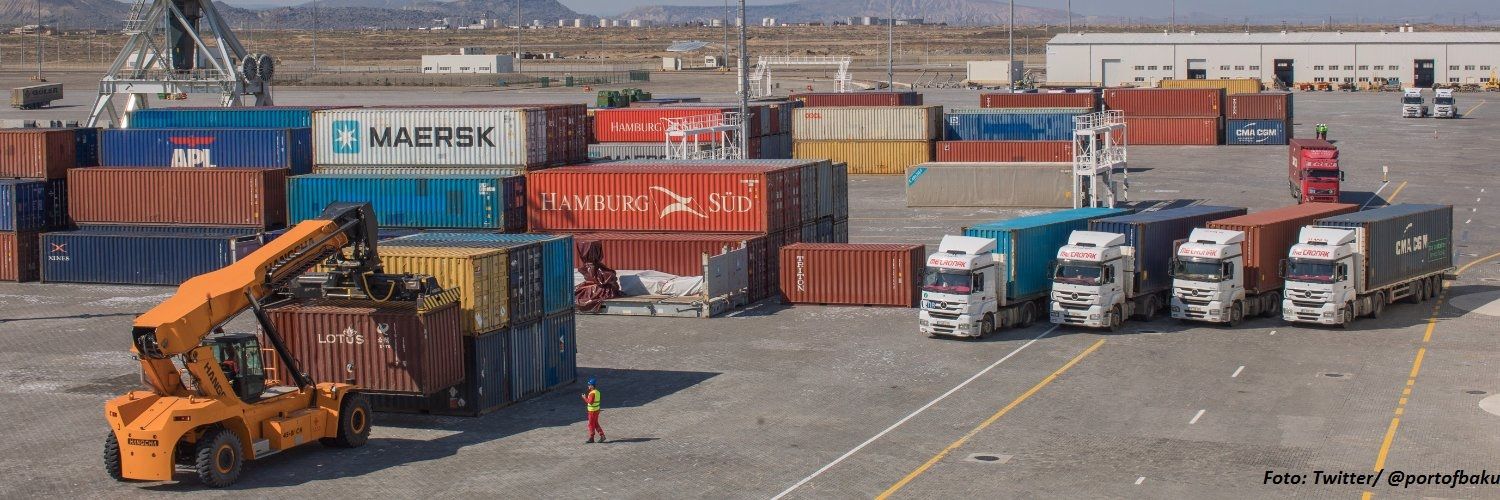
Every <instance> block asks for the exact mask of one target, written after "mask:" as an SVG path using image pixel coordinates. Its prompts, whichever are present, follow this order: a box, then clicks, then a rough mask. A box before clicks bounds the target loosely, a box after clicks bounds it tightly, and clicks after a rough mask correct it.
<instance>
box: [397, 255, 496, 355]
mask: <svg viewBox="0 0 1500 500" xmlns="http://www.w3.org/2000/svg"><path fill="white" fill-rule="evenodd" d="M379 251H380V262H381V264H384V266H385V272H387V273H398V274H399V273H412V274H427V275H431V276H432V277H434V278H437V282H438V285H439V286H442V287H443V288H448V289H454V290H458V293H459V296H458V304H459V309H460V311H462V313H463V314H462V317H461V318H460V322H459V327H460V329H461V330H462V331H463V334H464V335H483V334H485V333H489V332H492V331H495V330H499V329H501V328H504V327H505V326H506V325H508V324H510V276H509V274H508V272H509V268H510V260H509V257H508V256H507V255H506V249H504V248H430V247H410V246H388V245H381V247H380V250H379Z"/></svg>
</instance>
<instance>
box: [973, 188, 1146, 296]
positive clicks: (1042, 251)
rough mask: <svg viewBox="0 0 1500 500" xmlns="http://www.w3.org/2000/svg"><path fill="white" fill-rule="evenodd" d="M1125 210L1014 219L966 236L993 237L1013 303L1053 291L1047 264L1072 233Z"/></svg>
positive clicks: (1082, 210) (977, 227)
mask: <svg viewBox="0 0 1500 500" xmlns="http://www.w3.org/2000/svg"><path fill="white" fill-rule="evenodd" d="M1130 212H1131V211H1130V210H1129V209H1123V208H1075V209H1072V210H1062V211H1058V212H1051V213H1045V214H1038V215H1029V216H1024V217H1016V218H1012V219H1004V220H997V221H991V222H984V223H980V224H976V225H974V226H971V227H968V228H965V229H964V236H974V237H978V238H992V239H994V240H995V244H996V246H995V253H999V254H1001V255H1004V256H1005V263H1006V269H1005V276H1006V287H1005V290H1006V294H1007V298H1008V299H1009V300H1011V301H1019V300H1027V299H1031V298H1036V297H1040V296H1043V295H1046V294H1047V292H1048V290H1051V288H1052V282H1051V280H1050V278H1051V277H1050V276H1048V272H1049V271H1050V269H1051V266H1049V265H1048V264H1049V263H1050V262H1052V260H1053V259H1054V258H1056V257H1057V249H1058V248H1060V247H1062V246H1063V245H1065V244H1067V243H1068V235H1069V234H1072V233H1073V231H1076V230H1083V229H1088V224H1089V221H1091V220H1094V219H1099V218H1104V217H1114V216H1118V215H1124V214H1128V213H1130Z"/></svg>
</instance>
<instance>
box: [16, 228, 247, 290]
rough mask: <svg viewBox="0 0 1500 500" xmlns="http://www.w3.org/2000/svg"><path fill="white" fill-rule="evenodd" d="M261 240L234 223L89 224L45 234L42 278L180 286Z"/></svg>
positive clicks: (230, 262) (228, 261)
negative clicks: (224, 226)
mask: <svg viewBox="0 0 1500 500" xmlns="http://www.w3.org/2000/svg"><path fill="white" fill-rule="evenodd" d="M260 245H261V240H260V237H259V236H258V235H255V234H245V233H244V232H241V231H237V230H235V229H234V228H231V229H229V230H225V231H212V230H210V229H208V228H198V229H194V230H186V231H139V232H128V231H119V230H109V229H107V228H98V229H96V228H85V229H81V230H77V231H57V232H51V233H43V234H42V237H41V249H40V255H41V280H42V281H44V282H53V283H106V284H118V285H177V284H180V283H182V282H183V281H185V280H187V279H188V278H192V277H194V276H197V275H200V274H204V273H207V272H209V271H216V270H218V269H220V268H222V267H224V266H227V265H229V264H232V263H234V262H235V260H237V259H238V258H240V257H244V256H245V255H247V254H249V253H250V251H253V250H254V249H257V248H260Z"/></svg>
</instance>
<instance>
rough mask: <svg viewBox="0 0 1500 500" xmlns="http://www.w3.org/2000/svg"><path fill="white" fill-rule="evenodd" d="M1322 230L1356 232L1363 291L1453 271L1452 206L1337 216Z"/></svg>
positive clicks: (1385, 209)
mask: <svg viewBox="0 0 1500 500" xmlns="http://www.w3.org/2000/svg"><path fill="white" fill-rule="evenodd" d="M1317 225H1318V226H1322V227H1338V228H1348V229H1354V230H1356V231H1357V232H1358V233H1359V245H1360V246H1361V247H1363V248H1362V249H1361V250H1362V252H1363V253H1364V255H1365V258H1364V266H1365V268H1364V270H1363V272H1362V273H1360V275H1362V276H1363V277H1364V280H1365V283H1364V287H1363V289H1364V290H1372V289H1376V288H1381V287H1385V286H1390V285H1394V284H1397V283H1400V282H1402V281H1406V280H1410V279H1412V278H1415V277H1418V276H1423V275H1427V274H1433V273H1437V272H1441V271H1443V270H1445V269H1450V268H1452V267H1453V252H1454V246H1453V206H1452V205H1417V204H1404V203H1403V204H1400V205H1391V206H1387V207H1381V208H1377V209H1374V210H1366V211H1363V212H1355V213H1350V214H1344V215H1337V216H1333V217H1329V218H1326V219H1322V220H1319V221H1318V223H1317Z"/></svg>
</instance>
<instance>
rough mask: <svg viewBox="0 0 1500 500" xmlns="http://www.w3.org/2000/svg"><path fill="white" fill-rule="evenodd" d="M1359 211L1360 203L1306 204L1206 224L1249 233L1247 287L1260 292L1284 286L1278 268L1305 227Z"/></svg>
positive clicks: (1244, 250)
mask: <svg viewBox="0 0 1500 500" xmlns="http://www.w3.org/2000/svg"><path fill="white" fill-rule="evenodd" d="M1357 211H1359V205H1351V204H1347V203H1303V204H1301V205H1292V206H1288V207H1281V208H1276V209H1271V210H1266V211H1262V212H1254V213H1250V214H1248V215H1240V216H1236V217H1230V218H1228V219H1219V220H1216V221H1211V222H1209V223H1208V224H1205V225H1204V227H1206V228H1209V229H1227V230H1230V231H1241V232H1244V233H1245V241H1244V243H1241V245H1242V247H1241V248H1240V253H1241V255H1243V256H1244V264H1245V274H1244V280H1245V290H1246V291H1249V292H1252V293H1260V292H1265V291H1270V290H1276V289H1280V288H1281V285H1282V279H1281V275H1280V274H1278V272H1277V271H1279V266H1280V265H1281V261H1282V260H1283V259H1286V253H1287V251H1289V250H1291V249H1292V245H1295V244H1296V243H1297V236H1298V235H1299V234H1300V233H1301V231H1302V226H1307V225H1311V224H1312V223H1313V222H1316V221H1317V220H1318V219H1322V218H1324V217H1332V216H1335V215H1343V214H1347V213H1351V212H1357Z"/></svg>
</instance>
